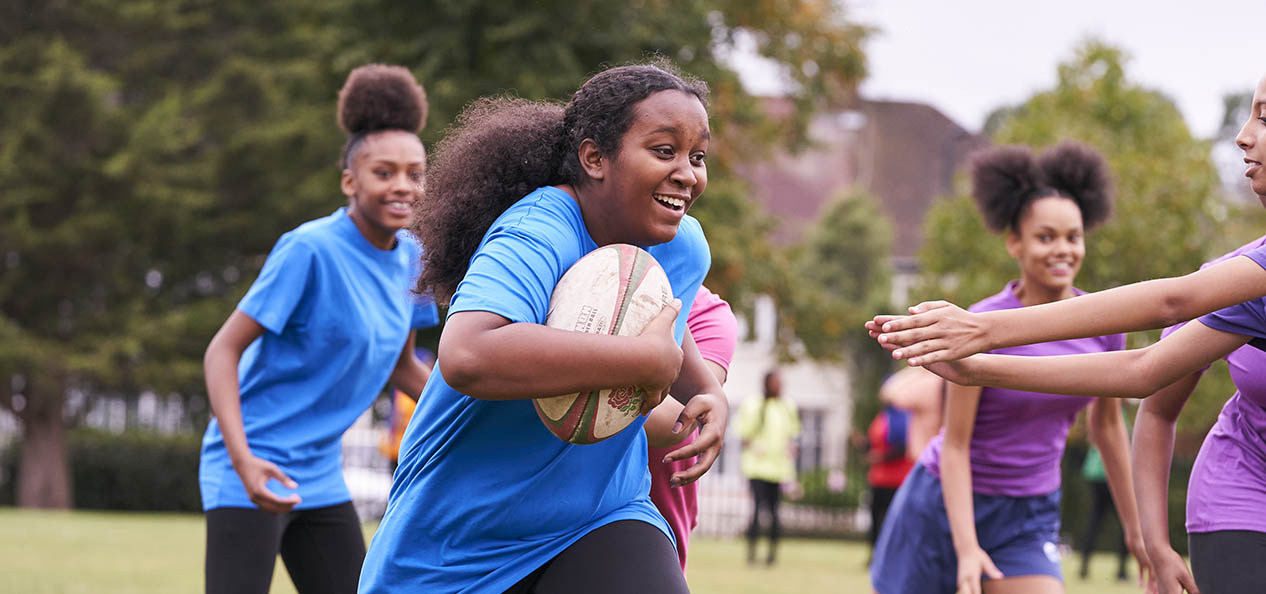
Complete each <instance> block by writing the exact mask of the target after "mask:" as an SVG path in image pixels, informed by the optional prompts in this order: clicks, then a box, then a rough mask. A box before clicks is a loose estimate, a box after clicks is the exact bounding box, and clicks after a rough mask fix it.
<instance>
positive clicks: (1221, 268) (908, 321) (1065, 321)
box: [867, 77, 1266, 594]
mask: <svg viewBox="0 0 1266 594" xmlns="http://www.w3.org/2000/svg"><path fill="white" fill-rule="evenodd" d="M1251 105H1252V107H1251V109H1250V111H1249V115H1248V118H1247V120H1246V121H1245V122H1244V125H1243V126H1242V127H1241V128H1240V132H1239V134H1237V135H1236V137H1235V144H1236V146H1238V147H1239V148H1240V150H1242V151H1243V152H1244V163H1245V164H1246V168H1245V171H1244V175H1245V177H1247V178H1249V183H1250V186H1251V187H1252V189H1253V193H1255V194H1257V196H1258V198H1260V199H1261V201H1262V203H1263V204H1266V167H1263V166H1262V164H1263V163H1266V77H1262V78H1261V79H1259V81H1258V83H1257V87H1256V89H1254V92H1253V102H1252V104H1251ZM910 313H911V314H913V315H911V316H905V317H895V316H878V317H876V318H875V319H874V320H872V321H871V322H869V323H868V324H867V327H868V328H869V329H870V331H871V333H872V335H874V336H876V337H877V338H878V339H879V340H880V342H881V343H882V344H885V345H887V348H889V349H890V350H893V356H894V357H896V358H899V359H900V358H908V359H909V360H910V362H911V364H916V365H925V366H927V367H928V369H930V370H932V371H933V372H935V373H937V374H939V375H941V376H943V377H945V378H946V379H949V380H950V381H954V382H958V383H961V384H967V385H986V386H1005V387H1008V388H1013V389H1025V390H1041V391H1055V392H1062V393H1065V394H1109V395H1113V396H1122V397H1143V398H1144V400H1143V403H1142V405H1140V407H1139V413H1138V419H1137V423H1136V425H1135V428H1134V465H1135V468H1134V486H1135V489H1136V490H1137V491H1138V503H1139V512H1140V515H1141V521H1142V525H1143V537H1144V541H1145V544H1146V548H1147V553H1148V557H1149V558H1150V559H1151V562H1152V564H1153V567H1154V568H1155V570H1156V571H1155V582H1156V583H1155V584H1154V585H1151V586H1153V589H1155V590H1158V591H1159V592H1161V593H1162V594H1176V593H1178V592H1181V591H1183V590H1186V591H1188V592H1197V591H1198V592H1201V593H1203V594H1227V593H1238V592H1260V591H1261V590H1262V584H1266V564H1264V563H1262V562H1261V560H1262V558H1263V554H1264V553H1263V552H1264V551H1266V514H1263V513H1262V510H1263V509H1266V464H1264V463H1263V460H1266V445H1263V444H1266V387H1264V386H1263V384H1262V382H1261V378H1262V377H1263V375H1262V373H1261V370H1262V366H1263V365H1266V359H1263V357H1262V354H1263V353H1262V351H1266V241H1264V240H1262V239H1259V240H1256V241H1254V242H1250V243H1249V244H1247V245H1245V246H1243V247H1241V248H1240V249H1238V250H1235V251H1234V252H1231V253H1230V254H1227V255H1226V256H1224V257H1222V258H1219V259H1218V260H1216V261H1215V262H1212V263H1210V264H1209V265H1206V266H1204V267H1202V268H1201V269H1200V270H1198V271H1196V272H1193V273H1191V274H1188V275H1186V276H1181V277H1175V278H1163V279H1155V280H1149V281H1145V282H1141V283H1134V284H1131V285H1126V286H1123V287H1117V288H1114V289H1109V290H1107V291H1102V292H1099V293H1095V294H1093V295H1087V296H1086V297H1083V298H1079V299H1071V300H1068V301H1063V302H1059V303H1051V304H1046V305H1042V306H1038V307H1033V308H1026V309H1024V310H1015V311H997V312H985V313H973V312H966V311H963V310H961V309H959V308H957V307H954V306H952V305H950V304H948V303H945V302H943V301H937V302H928V303H921V304H919V305H917V306H914V307H912V308H910ZM1192 319H1195V321H1194V322H1191V323H1187V324H1185V325H1183V326H1182V327H1180V328H1176V329H1171V330H1170V331H1167V335H1166V336H1165V337H1164V338H1163V339H1162V340H1160V341H1158V342H1156V343H1155V344H1152V345H1150V346H1147V347H1145V348H1141V349H1134V350H1129V351H1122V352H1116V353H1101V354H1094V355H1078V356H1071V357H1052V358H1020V357H1006V356H1002V355H992V354H991V355H976V354H975V353H981V352H984V351H987V350H990V349H997V348H999V347H1007V346H1014V345H1021V344H1027V343H1031V342H1038V341H1044V340H1060V339H1067V338H1076V337H1082V336H1094V335H1098V334H1104V333H1108V332H1133V331H1138V330H1147V329H1152V328H1160V327H1164V326H1168V325H1172V324H1175V323H1176V322H1182V321H1185V320H1192ZM1246 345H1247V346H1248V347H1252V348H1243V347H1245V346H1246ZM1223 357H1225V358H1226V359H1227V361H1228V363H1229V364H1230V369H1231V379H1232V380H1234V381H1235V385H1236V388H1237V389H1238V391H1237V393H1236V394H1235V395H1234V396H1232V397H1231V399H1230V400H1228V401H1227V403H1226V405H1225V406H1224V407H1223V409H1222V413H1221V414H1220V415H1219V416H1218V421H1217V423H1216V424H1215V425H1214V427H1213V428H1212V429H1211V430H1210V431H1209V435H1208V437H1206V439H1205V442H1204V444H1203V445H1202V446H1201V448H1200V455H1199V456H1198V457H1197V458H1196V464H1195V467H1194V468H1193V469H1192V472H1191V477H1190V482H1189V490H1188V492H1187V532H1188V544H1189V547H1190V549H1189V550H1190V553H1191V571H1190V572H1189V571H1188V570H1187V567H1186V563H1185V562H1184V561H1183V559H1182V557H1180V556H1179V555H1178V553H1176V552H1175V551H1174V549H1173V547H1172V546H1171V545H1170V540H1169V535H1168V533H1167V528H1168V522H1167V515H1168V514H1167V509H1168V504H1167V493H1168V485H1169V468H1170V462H1171V460H1172V456H1173V447H1174V424H1175V421H1176V419H1177V417H1178V414H1179V412H1180V411H1181V410H1182V407H1183V405H1184V404H1185V402H1186V400H1187V397H1188V396H1189V395H1190V394H1191V390H1192V389H1193V387H1194V386H1195V383H1196V381H1197V380H1198V379H1199V376H1200V373H1201V371H1202V370H1203V369H1204V368H1205V367H1207V366H1208V365H1209V364H1210V363H1212V362H1213V361H1215V360H1217V359H1219V358H1223ZM1193 576H1194V579H1193Z"/></svg>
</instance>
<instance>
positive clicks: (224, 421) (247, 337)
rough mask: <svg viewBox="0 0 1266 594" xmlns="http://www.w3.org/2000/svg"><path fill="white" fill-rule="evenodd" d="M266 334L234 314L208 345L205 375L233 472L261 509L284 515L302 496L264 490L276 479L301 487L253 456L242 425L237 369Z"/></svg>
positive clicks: (212, 408) (241, 314) (236, 313)
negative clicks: (245, 353)
mask: <svg viewBox="0 0 1266 594" xmlns="http://www.w3.org/2000/svg"><path fill="white" fill-rule="evenodd" d="M263 333H264V327H263V326H261V325H259V322H256V321H255V320H254V319H252V318H251V317H250V316H248V315H246V314H245V313H243V312H242V311H241V310H236V309H235V310H233V313H232V314H230V315H229V319H228V320H225V322H224V325H223V326H221V327H220V330H219V331H218V332H216V333H215V337H213V338H212V339H211V344H209V345H207V352H206V355H205V356H204V357H203V371H204V373H205V375H206V380H207V398H208V399H209V400H210V401H211V411H212V412H213V413H215V418H216V420H217V421H218V422H219V424H220V433H222V434H223V435H224V447H225V448H226V449H227V450H228V453H229V460H230V461H231V462H232V463H233V470H235V471H237V475H238V476H239V477H241V479H242V485H243V486H245V487H246V494H247V495H249V496H250V498H251V501H252V502H254V503H255V504H256V505H258V506H259V508H260V509H262V510H264V511H267V512H272V513H283V512H287V511H290V510H291V509H292V508H294V506H295V505H296V504H298V503H299V495H298V494H291V495H289V496H288V497H278V496H277V494H276V493H273V492H272V491H270V490H268V488H267V487H266V486H265V485H266V484H267V483H268V480H269V479H277V480H278V481H281V483H282V484H283V485H285V486H287V487H289V488H291V489H294V488H296V487H298V486H299V485H298V484H297V483H295V482H294V481H293V480H291V479H290V477H288V476H286V475H285V473H283V472H282V471H281V468H278V467H277V465H276V464H273V463H272V462H269V461H268V460H264V459H263V458H259V457H257V456H255V455H254V454H252V453H251V449H250V445H249V444H248V443H247V442H246V428H245V426H244V425H243V423H242V392H241V386H239V385H238V381H237V366H238V363H239V362H240V361H241V360H242V353H243V352H244V351H245V350H246V347H247V346H250V344H251V343H252V342H254V341H255V339H256V338H259V336H260V335H261V334H263Z"/></svg>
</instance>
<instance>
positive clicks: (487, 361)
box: [439, 319, 680, 400]
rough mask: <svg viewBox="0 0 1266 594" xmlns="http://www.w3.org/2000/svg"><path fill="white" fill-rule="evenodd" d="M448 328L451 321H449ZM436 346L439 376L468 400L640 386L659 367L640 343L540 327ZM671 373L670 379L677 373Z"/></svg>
mask: <svg viewBox="0 0 1266 594" xmlns="http://www.w3.org/2000/svg"><path fill="white" fill-rule="evenodd" d="M450 323H452V319H450ZM448 331H449V329H447V328H446V329H445V333H446V336H445V337H443V338H441V342H440V357H439V361H440V363H439V365H440V370H441V372H442V373H443V374H444V379H445V381H447V382H448V384H449V385H450V386H452V387H453V388H454V389H456V390H458V391H460V392H462V393H463V394H466V395H469V396H471V397H474V398H480V399H485V400H513V399H524V398H537V397H542V396H556V395H559V394H571V393H575V392H584V391H590V390H602V389H607V388H613V387H619V386H629V385H641V384H643V383H644V382H646V381H647V375H648V373H647V370H654V369H657V367H656V366H657V365H661V361H660V360H659V359H660V358H659V355H660V353H659V351H658V350H657V349H656V348H655V345H652V344H648V342H647V341H645V340H644V339H643V337H631V336H608V335H596V334H583V333H579V332H569V331H566V330H558V329H555V328H549V327H547V326H542V325H540V324H529V323H515V324H506V325H504V326H501V327H498V328H496V329H490V330H484V331H479V332H473V333H470V334H467V335H466V336H465V338H464V339H463V340H460V341H457V342H449V341H446V340H445V339H446V338H448V337H447V333H448ZM677 366H678V368H677V369H676V370H673V373H674V374H675V373H676V371H677V370H679V369H680V360H678V362H677Z"/></svg>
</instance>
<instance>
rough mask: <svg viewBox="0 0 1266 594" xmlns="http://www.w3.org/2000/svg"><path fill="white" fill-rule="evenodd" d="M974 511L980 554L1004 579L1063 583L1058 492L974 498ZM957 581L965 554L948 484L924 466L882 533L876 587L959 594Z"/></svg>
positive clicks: (910, 479)
mask: <svg viewBox="0 0 1266 594" xmlns="http://www.w3.org/2000/svg"><path fill="white" fill-rule="evenodd" d="M972 505H973V511H975V515H976V538H977V539H978V540H979V542H980V548H982V549H984V550H985V552H986V553H988V554H989V557H990V558H991V559H993V562H994V564H995V565H997V566H998V569H999V570H1001V571H1002V574H1003V575H1005V576H1007V577H1019V576H1025V575H1049V576H1052V577H1054V578H1056V579H1058V580H1060V581H1063V579H1064V574H1063V571H1062V570H1061V569H1060V559H1059V547H1058V546H1057V543H1058V542H1059V490H1058V489H1056V490H1055V491H1054V492H1053V493H1048V494H1046V495H1037V496H1033V497H1011V496H1007V495H981V494H979V493H974V494H972ZM957 578H958V556H957V555H956V554H955V553H954V541H953V537H952V536H951V534H950V528H949V519H948V518H947V517H946V515H945V500H944V499H943V496H942V495H941V481H940V479H938V478H936V477H934V476H932V473H931V472H928V470H927V469H926V468H924V467H923V465H922V464H916V465H915V467H914V469H913V470H911V471H910V475H909V476H907V477H906V480H905V482H904V483H902V484H901V488H900V489H898V490H897V494H896V496H895V497H894V498H893V501H892V507H890V508H888V516H887V517H886V518H885V519H884V525H883V528H881V529H880V531H879V541H878V542H877V543H875V555H874V560H873V561H872V562H871V565H870V583H871V585H872V587H873V588H874V589H875V590H876V591H877V592H880V594H916V593H917V594H923V593H928V594H932V593H942V592H943V593H946V594H953V593H954V592H955V591H956V590H957V584H956V583H955V581H956V580H957ZM986 579H987V578H986Z"/></svg>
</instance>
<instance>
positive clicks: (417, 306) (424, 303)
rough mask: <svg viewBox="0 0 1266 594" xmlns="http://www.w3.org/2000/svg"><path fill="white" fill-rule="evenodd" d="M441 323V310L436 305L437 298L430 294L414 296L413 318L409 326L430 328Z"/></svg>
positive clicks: (415, 328)
mask: <svg viewBox="0 0 1266 594" xmlns="http://www.w3.org/2000/svg"><path fill="white" fill-rule="evenodd" d="M439 323H440V310H439V308H437V307H435V300H434V299H432V298H431V296H430V295H425V296H422V297H414V299H413V319H412V320H411V321H410V324H409V327H410V328H413V329H414V330H421V329H423V328H430V327H432V326H435V325H438V324H439Z"/></svg>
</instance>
